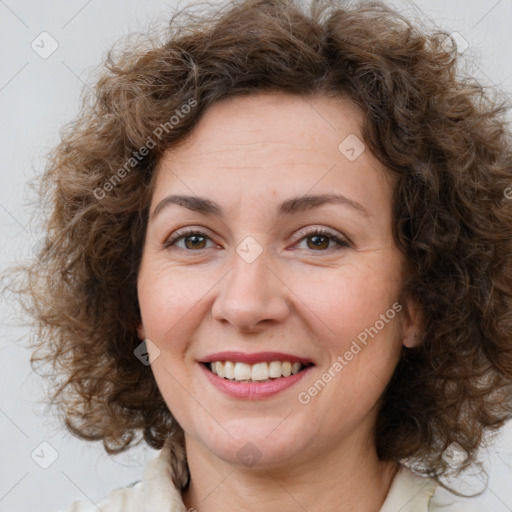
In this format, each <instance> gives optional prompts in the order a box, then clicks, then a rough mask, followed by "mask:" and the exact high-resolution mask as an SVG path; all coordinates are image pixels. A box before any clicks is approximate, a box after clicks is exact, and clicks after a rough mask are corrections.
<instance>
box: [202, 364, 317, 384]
mask: <svg viewBox="0 0 512 512" xmlns="http://www.w3.org/2000/svg"><path fill="white" fill-rule="evenodd" d="M203 364H204V366H205V367H206V368H207V369H208V370H209V371H211V372H212V373H214V374H215V375H217V376H218V377H221V378H223V379H225V380H229V381H233V382H259V383H263V382H271V381H273V380H277V379H281V378H286V377H290V376H291V375H295V374H297V373H299V372H301V371H303V370H304V369H305V368H308V367H309V366H313V364H312V363H305V364H303V363H299V362H293V363H292V362H290V361H270V362H268V363H266V362H263V363H256V364H247V363H242V362H240V361H237V362H233V361H213V362H208V363H203Z"/></svg>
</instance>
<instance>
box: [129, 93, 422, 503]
mask: <svg viewBox="0 0 512 512" xmlns="http://www.w3.org/2000/svg"><path fill="white" fill-rule="evenodd" d="M360 126H361V112H360V111H359V110H358V109H357V107H355V106H354V105H352V104H351V103H349V102H348V101H345V100H341V99H336V100H334V99H328V98H327V97H324V96H318V95H315V96H310V97H307V98H306V97H300V96H293V95H287V94H282V93H260V94H257V95H252V96H250V97H242V98H229V99H226V100H222V101H220V102H218V103H216V104H214V105H213V106H212V107H211V108H210V109H208V110H207V112H206V113H205V115H204V116H203V118H202V119H201V121H200V123H199V124H198V125H197V126H196V128H195V130H194V131H193V133H192V136H191V137H190V138H189V139H188V140H187V142H186V143H185V144H182V145H180V146H179V147H175V148H172V150H168V151H167V153H166V154H165V155H164V156H163V157H162V159H161V161H160V162H159V165H158V168H157V170H156V179H155V181H154V190H153V196H152V200H151V205H150V220H149V222H148V226H147V233H146V239H145V244H144V248H143V257H142V262H141V267H140V272H139V276H138V296H139V303H140V308H141V315H142V322H141V324H140V326H139V330H138V333H139V336H140V337H141V339H149V340H151V342H152V343H150V344H148V345H149V355H150V360H152V365H151V367H152V370H153V373H154V376H155V379H156V382H157V384H158V387H159V389H160V391H161V393H162V396H163V398H164V400H165V402H166V404H167V406H168V407H169V409H170V410H171V411H172V413H173V414H174V416H175V418H176V419H177V421H178V422H179V424H180V425H181V426H182V428H183V429H184V431H185V440H186V449H187V456H188V461H189V468H190V473H191V484H190V487H189V489H188V490H187V491H186V492H185V494H184V502H185V504H186V506H187V507H194V508H195V509H197V510H199V511H201V512H209V511H219V510H236V509H240V510H246V511H267V510H269V509H273V510H280V511H283V512H287V511H290V512H291V511H292V510H293V511H294V512H295V511H296V510H300V509H301V508H300V507H303V508H304V509H306V510H308V511H309V512H314V511H322V512H329V511H337V512H340V511H353V510H358V511H360V512H376V511H378V510H379V508H380V507H381V505H382V503H383V502H384V500H385V497H386V494H387V492H388V490H389V487H390V484H391V482H392V479H393V477H394V475H395V474H396V471H397V469H398V467H397V466H396V464H395V463H393V462H382V461H379V459H378V457H377V454H376V449H375V446H374V443H373V441H372V432H373V428H374V424H375V419H376V415H377V407H378V405H379V399H380V397H381V395H382V392H383V390H384V388H385V386H386V384H387V382H388V381H389V379H390V378H391V375H392V373H393V370H394V368H395V366H396V364H397V362H398V359H399V355H400V349H401V345H402V344H404V343H405V344H408V343H410V340H411V339H412V338H413V337H414V333H415V332H416V329H417V325H418V322H417V321H416V320H415V317H414V316H413V315H409V314H408V313H407V311H409V309H408V308H409V306H410V305H408V304H403V305H402V306H403V310H402V311H401V312H400V313H397V314H396V316H395V317H394V318H393V319H392V320H390V321H388V322H386V323H385V325H384V327H383V328H382V329H381V330H380V331H379V332H378V334H377V335H375V336H374V337H373V338H369V339H368V343H367V345H366V346H364V345H361V347H362V349H361V350H360V352H358V353H357V354H356V355H354V357H353V359H352V360H350V361H346V362H347V364H346V365H344V367H343V369H342V370H341V371H339V372H337V373H335V377H334V378H332V379H331V380H330V382H329V383H328V384H327V385H326V386H325V387H324V388H323V389H322V390H321V391H320V392H319V393H318V394H316V396H314V397H311V400H310V401H309V403H308V404H306V405H304V404H303V403H300V402H299V400H298V394H299V393H300V392H304V391H307V390H308V389H309V388H310V387H311V386H312V385H313V384H314V383H315V382H316V381H317V380H318V379H319V378H321V377H322V375H323V374H325V373H326V372H328V371H329V369H330V368H331V367H332V365H333V363H334V362H335V361H336V360H337V357H338V356H343V355H344V354H345V353H346V351H347V350H349V348H350V346H351V343H352V342H353V340H355V339H356V338H357V336H358V335H359V334H360V333H361V332H363V331H364V330H365V328H369V327H370V326H374V325H375V323H376V321H377V320H379V318H381V316H380V315H383V314H386V312H387V311H389V310H390V309H392V305H393V304H394V303H396V302H397V300H398V298H399V294H400V289H401V285H402V282H403V279H404V268H405V260H404V256H403V255H402V253H401V252H400V251H399V249H398V248H397V247H396V245H395V244H394V241H393V237H392V230H391V229H392V191H393V182H392V180H391V178H390V174H389V171H387V170H386V169H385V168H384V167H383V166H382V164H380V162H379V161H378V160H377V159H376V158H375V157H374V156H373V155H372V154H371V152H370V151H369V150H368V149H366V150H365V151H363V153H362V154H361V155H360V156H359V157H358V158H357V159H355V160H354V161H350V160H349V159H347V158H346V156H345V155H344V154H342V153H341V152H340V151H339V150H338V146H339V145H340V143H341V142H342V141H343V140H344V139H345V138H346V137H347V136H348V135H350V134H355V135H356V136H357V137H358V138H359V139H361V140H362V135H361V129H360ZM327 193H336V194H341V195H343V196H346V197H348V198H350V199H351V200H352V201H356V202H357V203H359V204H360V205H361V206H362V207H363V208H364V209H365V210H366V212H367V214H366V215H364V214H361V213H360V212H359V211H358V210H356V209H355V208H352V207H350V206H347V205H344V204H324V205H322V206H319V207H316V208H313V209H311V210H308V211H301V212H297V213H295V214H293V215H291V216H286V217H283V218H279V217H278V216H277V208H278V205H279V204H280V203H281V202H282V201H284V200H286V199H288V198H290V197H295V196H304V195H306V194H327ZM170 194H186V195H195V196H200V197H204V198H208V199H210V200H212V201H215V202H216V203H218V204H219V205H220V206H221V207H222V209H223V210H224V212H225V217H224V218H223V219H220V218H216V217H215V216H211V215H205V214H202V213H198V212H194V211H192V210H189V209H187V208H185V207H183V206H180V205H174V204H173V205H168V206H167V207H165V208H163V209H162V210H161V211H160V212H159V213H158V214H157V215H156V216H154V217H152V214H153V212H154V210H155V208H156V206H157V205H158V203H160V201H162V199H164V198H165V197H166V196H168V195H170ZM183 227H190V228H193V229H194V230H200V231H201V232H203V233H204V235H203V236H205V237H206V238H201V237H199V238H194V237H192V238H191V237H188V238H181V239H180V240H177V241H176V242H175V244H174V245H171V246H169V247H164V244H165V242H166V240H168V239H169V237H170V236H171V235H172V234H173V233H176V231H177V230H178V229H179V228H183ZM316 227H318V228H323V229H326V230H328V231H330V232H332V233H333V235H334V236H338V237H339V238H340V239H342V240H344V241H346V242H348V244H349V245H348V247H347V246H345V245H341V246H338V245H337V244H336V242H334V241H330V242H329V239H328V238H320V239H315V238H314V236H313V235H311V236H306V235H307V234H308V232H311V231H314V228H316ZM248 236H251V237H253V238H254V239H255V240H256V241H257V242H258V244H259V246H260V247H261V249H262V253H261V254H260V255H259V256H258V257H257V258H256V259H255V260H254V261H252V262H251V263H248V262H247V261H246V260H245V259H244V258H242V257H241V256H240V255H239V254H238V253H237V252H236V248H237V246H239V244H240V243H241V242H242V241H244V239H245V238H246V237H248ZM315 241H316V242H317V243H316V244H315V243H314V242H315ZM196 247H197V248H196ZM227 350H229V351H231V350H233V351H240V352H246V353H255V352H261V351H279V352H285V353H291V354H295V355H298V356H301V357H307V358H309V359H310V360H311V361H313V362H314V364H315V366H314V368H312V369H311V370H310V371H309V373H308V374H307V375H306V376H304V377H303V378H302V380H301V381H300V382H298V383H297V384H295V385H293V386H291V387H290V388H288V389H286V390H284V391H281V392H280V393H278V394H276V395H274V396H272V397H268V398H265V399H260V400H254V399H252V400H251V399H236V398H231V397H228V396H226V395H225V394H223V393H222V392H221V391H219V390H218V389H217V388H216V387H214V386H213V385H212V384H211V383H210V382H209V381H208V379H207V378H206V377H205V375H204V372H203V371H202V370H201V368H200V366H199V363H198V361H200V360H201V359H202V358H204V357H205V356H207V355H208V354H212V353H214V352H219V351H227ZM331 371H332V370H331ZM247 443H252V444H251V445H250V446H251V448H250V449H251V450H253V452H254V454H256V455H255V457H259V460H258V461H257V463H256V464H254V465H252V466H249V465H247V464H246V463H244V462H243V461H242V460H241V458H239V457H238V456H237V453H238V452H239V450H240V449H241V448H242V447H244V446H246V445H247ZM246 449H248V448H246Z"/></svg>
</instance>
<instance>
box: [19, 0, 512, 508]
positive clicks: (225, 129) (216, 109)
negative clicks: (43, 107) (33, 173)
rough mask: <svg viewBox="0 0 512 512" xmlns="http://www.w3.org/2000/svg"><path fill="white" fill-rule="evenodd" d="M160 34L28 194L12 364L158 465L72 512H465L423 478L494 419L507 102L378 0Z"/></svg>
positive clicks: (281, 2)
mask: <svg viewBox="0 0 512 512" xmlns="http://www.w3.org/2000/svg"><path fill="white" fill-rule="evenodd" d="M180 23H181V24H180ZM172 27H174V28H173V30H172V31H171V34H170V36H169V38H168V40H167V41H166V42H165V43H164V44H161V45H155V46H154V47H153V48H150V49H142V48H140V47H137V48H133V49H132V50H131V51H128V52H124V53H123V54H121V55H119V56H118V57H117V59H113V58H110V60H109V63H108V68H109V72H108V73H105V74H104V75H103V76H102V78H101V79H100V80H99V82H98V84H97V87H96V88H95V90H94V96H93V98H92V99H93V101H92V102H91V103H90V104H89V105H86V106H85V107H84V110H83V111H82V113H81V115H80V117H79V118H78V119H77V121H76V122H75V123H74V124H73V125H72V126H71V128H70V129H69V130H68V131H67V133H65V134H64V135H63V140H62V142H61V144H60V145H59V146H58V147H57V148H56V150H55V152H54V153H53V158H52V160H51V163H50V165H49V166H48V168H47V170H46V172H45V174H44V176H43V179H42V184H43V189H42V194H43V196H44V197H46V198H48V199H49V200H50V201H51V215H50V217H49V220H48V225H47V235H48V237H47V243H46V246H45V247H44V249H43V251H42V253H41V256H40V259H39V260H38V262H36V263H35V264H34V265H33V266H32V267H30V268H28V269H27V271H28V273H27V277H28V281H27V288H26V290H25V291H26V293H29V294H30V297H32V299H33V301H32V303H31V305H29V306H28V308H29V311H30V312H31V313H32V314H33V315H34V317H35V320H36V323H37V326H38V328H39V335H40V337H39V342H38V344H37V347H36V351H35V353H34V355H33V357H32V362H33V363H35V362H36V361H41V362H42V363H52V364H53V365H54V366H55V368H56V370H58V372H59V373H60V375H61V376H64V377H65V379H64V380H63V381H62V382H60V383H59V386H56V389H55V390H54V395H53V396H52V398H53V401H54V402H55V403H56V404H57V405H58V406H59V407H60V408H61V410H62V415H63V418H64V420H65V425H66V427H67V428H68V429H69V431H70V432H72V433H73V434H75V435H76V436H78V437H81V438H83V439H87V440H102V442H103V444H104V446H105V449H106V451H107V452H108V453H119V452H122V451H124V450H126V449H128V448H129V447H130V446H131V445H132V444H133V443H134V442H135V441H138V440H140V437H141V436H142V439H143V440H144V441H145V442H146V443H147V444H148V445H149V446H151V447H153V448H156V449H162V450H161V452H160V454H159V456H158V457H157V458H156V459H154V460H152V461H151V462H150V463H149V464H148V466H147V468H146V469H145V472H144V476H143V479H142V480H141V481H139V482H137V483H135V484H134V485H132V486H130V487H127V488H123V489H117V490H114V491H112V493H110V495H109V496H108V497H106V498H105V499H104V500H102V501H101V502H99V503H97V504H93V503H89V502H83V501H82V502H74V503H73V504H72V505H71V506H70V507H69V509H68V510H69V511H70V512H72V511H73V512H75V511H79V510H80V511H83V510H87V511H89V510H96V509H97V508H100V509H101V510H102V511H103V512H107V511H108V512H113V511H116V512H119V511H123V512H129V511H136V510H137V511H139V510H148V511H149V510H151V511H153V512H154V511H163V510H166V511H170V510H171V511H185V510H198V511H200V512H208V511H218V510H247V511H263V510H265V511H266V510H280V511H291V510H294V511H295V510H307V511H319V510H322V511H331V510H332V511H353V510H357V511H360V512H377V511H380V512H390V511H397V510H410V511H413V512H426V511H437V510H441V509H442V510H448V511H456V510H464V511H468V510H471V504H470V503H469V504H468V503H464V504H463V505H462V504H460V503H459V504H458V505H457V502H458V498H457V497H456V496H455V495H454V494H452V493H450V492H448V491H447V490H445V489H444V488H443V485H444V484H443V483H442V482H441V478H442V477H446V476H450V475H451V474H458V473H459V472H460V471H462V470H464V469H466V468H469V467H471V466H472V465H473V464H475V463H476V454H477V449H478V448H479V446H481V444H482V441H483V439H484V438H483V436H484V434H485V433H487V432H489V433H492V432H493V431H495V430H496V429H497V428H499V427H500V426H502V425H503V423H504V422H505V421H506V420H507V419H509V418H510V417H511V409H512V406H511V403H510V392H511V383H512V342H511V339H512V322H511V318H512V317H511V307H512V302H511V294H512V273H511V270H510V254H511V251H512V203H511V201H510V199H509V198H508V195H509V194H507V190H509V187H510V185H511V182H512V153H511V145H510V131H509V130H508V128H507V126H506V124H505V120H504V117H503V113H504V112H505V110H506V108H507V106H505V105H501V104H498V103H497V102H495V101H493V100H492V99H491V98H489V97H487V96H485V95H484V94H483V92H482V89H481V88H480V87H479V86H477V85H475V84H472V83H470V82H468V81H466V80H465V79H463V78H460V77H458V74H457V73H456V65H457V59H456V51H455V49H454V48H452V50H451V51H450V50H449V45H447V35H446V34H427V33H425V32H420V31H419V30H418V29H417V28H415V27H414V26H413V25H412V24H411V23H410V22H409V21H407V20H406V19H404V18H402V17H401V16H400V15H399V14H398V13H396V12H394V11H392V10H390V9H389V8H387V7H385V6H384V5H382V4H376V3H375V4H371V5H357V6H352V7H350V8H348V7H346V6H343V5H337V4H336V3H335V2H332V3H329V2H314V3H313V4H312V6H311V10H307V9H305V8H301V7H300V6H299V5H297V4H295V3H293V2H292V1H291V0H290V1H288V0H247V1H245V2H243V3H237V4H226V5H225V7H224V9H223V10H221V11H218V12H216V13H214V12H213V11H210V12H208V13H207V14H205V16H204V17H202V18H201V17H199V16H198V15H196V16H195V17H194V16H192V15H191V17H190V18H187V19H185V18H183V21H180V19H179V18H178V21H176V19H173V24H172ZM448 41H449V38H448ZM447 48H448V49H447Z"/></svg>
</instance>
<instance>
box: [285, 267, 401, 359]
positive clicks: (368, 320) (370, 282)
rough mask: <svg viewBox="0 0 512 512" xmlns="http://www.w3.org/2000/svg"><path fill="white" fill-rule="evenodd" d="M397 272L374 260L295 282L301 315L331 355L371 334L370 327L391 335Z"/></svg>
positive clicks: (392, 331) (396, 294) (395, 314)
mask: <svg viewBox="0 0 512 512" xmlns="http://www.w3.org/2000/svg"><path fill="white" fill-rule="evenodd" d="M397 274H398V272H396V268H395V267H393V266H390V265H385V262H384V261H379V260H377V261H375V262H374V263H373V264H372V263H371V262H370V263H368V264H361V265H356V264H353V265H352V264H350V265H345V266H344V267H343V268H340V269H337V270H333V271H332V272H330V273H329V275H328V276H327V277H326V278H325V279H323V278H320V279H318V277H319V276H318V275H317V276H316V278H315V279H308V278H302V279H300V280H297V281H296V282H297V287H294V291H296V294H297V296H299V297H305V300H304V301H303V304H304V306H305V307H303V308H302V309H303V311H304V313H303V314H304V315H306V314H308V316H309V317H310V318H311V319H312V322H313V323H314V325H316V326H318V329H317V333H316V334H317V338H318V339H319V342H320V343H321V344H322V345H323V346H324V348H327V349H328V350H329V352H331V355H334V354H336V355H339V354H343V353H344V352H345V350H348V348H349V346H350V344H351V342H352V340H355V339H357V337H358V336H360V338H361V339H362V340H363V341H364V338H365V333H366V336H368V337H370V335H369V334H368V331H369V330H370V331H371V333H373V334H374V335H375V331H374V328H377V330H378V331H381V332H379V336H380V337H381V338H383V337H385V338H389V339H390V341H392V340H393V339H394V338H395V335H396V332H397V321H396V319H397V318H396V317H397V315H398V313H397V312H396V306H395V308H393V304H394V303H395V302H396V301H397V298H398V295H399V278H398V275H397ZM307 310H309V313H306V311H307ZM381 315H384V317H385V318H384V320H382V317H381Z"/></svg>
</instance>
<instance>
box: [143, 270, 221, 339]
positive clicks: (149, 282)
mask: <svg viewBox="0 0 512 512" xmlns="http://www.w3.org/2000/svg"><path fill="white" fill-rule="evenodd" d="M212 285H213V283H212V284H209V283H208V281H207V280H204V279H202V278H201V276H200V275H199V273H195V274H194V273H193V272H183V271H179V270H177V269H169V268H163V269H161V270H160V271H158V270H152V271H151V272H142V273H141V277H140V279H139V283H138V297H139V305H140V310H141V315H142V322H143V324H144V327H145V331H146V337H147V338H149V339H153V340H154V341H155V343H157V344H158V343H162V342H164V341H165V340H166V339H167V340H168V339H173V340H176V341H177V342H178V341H179V340H181V339H183V335H184V331H186V330H188V327H189V326H190V324H191V323H193V320H194V318H195V317H196V316H197V313H195V312H196V311H197V310H198V309H199V308H200V301H201V299H202V298H203V297H204V296H205V294H206V292H207V291H208V290H209V289H210V288H211V287H212Z"/></svg>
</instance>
